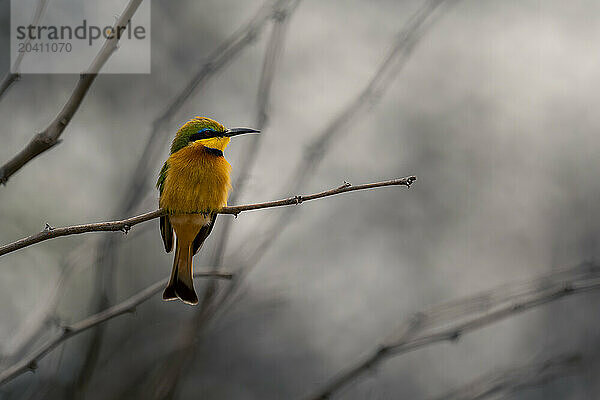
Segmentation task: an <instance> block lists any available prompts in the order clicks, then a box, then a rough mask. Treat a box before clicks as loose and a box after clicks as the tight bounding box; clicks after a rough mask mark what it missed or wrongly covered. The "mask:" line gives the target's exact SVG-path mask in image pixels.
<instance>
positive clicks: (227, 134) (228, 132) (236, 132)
mask: <svg viewBox="0 0 600 400" xmlns="http://www.w3.org/2000/svg"><path fill="white" fill-rule="evenodd" d="M245 133H260V131H257V130H256V129H251V128H231V129H227V130H226V131H225V132H223V136H225V137H232V136H237V135H243V134H245Z"/></svg>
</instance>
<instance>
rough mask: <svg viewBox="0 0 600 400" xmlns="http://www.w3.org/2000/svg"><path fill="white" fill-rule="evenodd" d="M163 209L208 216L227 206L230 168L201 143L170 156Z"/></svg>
mask: <svg viewBox="0 0 600 400" xmlns="http://www.w3.org/2000/svg"><path fill="white" fill-rule="evenodd" d="M167 163H168V166H169V169H168V171H167V177H166V179H165V183H164V188H163V192H162V195H161V196H160V201H159V204H160V207H161V208H164V209H166V210H168V211H169V212H170V213H172V214H173V213H200V212H202V213H209V212H215V211H218V210H220V209H221V208H222V207H225V206H226V205H227V195H228V194H229V189H230V188H231V183H230V178H229V174H230V172H231V165H229V163H228V162H227V160H225V157H222V156H220V157H219V156H216V155H214V154H210V153H209V152H207V151H206V150H205V148H204V146H202V145H201V144H199V143H195V144H193V145H191V146H187V147H184V148H183V149H181V150H179V151H177V152H175V153H173V154H171V156H170V157H169V159H168V160H167Z"/></svg>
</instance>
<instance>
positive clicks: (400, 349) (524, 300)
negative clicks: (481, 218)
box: [308, 264, 600, 399]
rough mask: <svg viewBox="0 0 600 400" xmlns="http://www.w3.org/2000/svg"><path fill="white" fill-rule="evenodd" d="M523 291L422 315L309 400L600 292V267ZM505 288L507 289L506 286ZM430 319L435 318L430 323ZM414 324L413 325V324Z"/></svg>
mask: <svg viewBox="0 0 600 400" xmlns="http://www.w3.org/2000/svg"><path fill="white" fill-rule="evenodd" d="M557 278H558V279H557ZM514 286H515V287H522V288H523V290H522V291H521V292H520V293H518V294H517V293H511V294H509V295H507V296H505V297H502V295H498V290H493V291H491V292H488V293H482V294H479V295H477V296H473V297H469V298H466V299H463V300H460V301H459V302H454V303H450V305H447V304H444V305H441V306H438V307H436V308H434V309H432V310H431V311H429V312H427V311H426V312H423V313H420V314H417V315H420V320H421V321H425V322H426V323H422V324H420V325H421V326H420V328H419V329H417V330H416V332H413V334H411V335H409V336H408V337H406V335H402V336H401V337H400V338H399V339H391V340H387V341H384V342H383V343H382V344H381V345H379V346H378V347H377V348H376V349H375V350H374V351H373V352H372V353H371V354H370V355H369V356H367V357H366V358H364V359H363V360H361V361H359V362H358V363H356V364H354V365H352V366H351V367H348V368H346V369H345V370H344V371H342V372H341V373H340V374H339V375H338V376H337V377H335V378H334V379H332V380H331V381H330V382H329V383H328V384H326V385H325V386H324V387H323V388H321V389H319V390H318V391H317V392H316V393H315V394H314V395H312V396H309V397H308V399H329V398H331V397H332V396H333V395H334V394H336V393H337V392H339V391H340V390H341V389H343V388H344V387H346V386H347V385H348V384H350V383H351V382H353V381H354V380H356V379H357V378H358V377H360V376H362V375H363V374H364V373H365V372H367V371H369V370H372V369H373V368H375V367H376V366H377V365H378V364H380V363H381V362H383V361H385V360H387V359H388V358H390V357H394V356H398V355H401V354H405V353H408V352H410V351H413V350H416V349H419V348H422V347H426V346H429V345H432V344H435V343H439V342H444V341H449V342H456V341H457V340H458V339H459V338H460V337H461V336H462V335H463V334H466V333H469V332H471V331H474V330H477V329H479V328H483V327H485V326H488V325H490V324H492V323H495V322H498V321H500V320H503V319H505V318H508V317H511V316H514V315H516V314H520V313H522V312H524V311H526V310H529V309H531V308H534V307H537V306H541V305H543V304H547V303H549V302H552V301H555V300H559V299H562V298H563V297H566V296H571V295H574V294H580V293H586V292H589V291H594V290H598V289H600V267H599V266H597V265H595V264H588V265H584V266H583V268H582V267H581V266H578V267H576V268H573V269H570V270H566V271H563V272H561V274H549V275H545V276H542V277H541V278H539V279H537V280H536V281H534V282H533V284H532V282H531V281H527V282H525V283H521V284H517V285H514ZM503 287H504V286H503ZM482 298H489V299H492V300H490V301H489V302H487V304H485V305H484V306H483V307H481V308H480V309H479V308H474V307H471V306H472V304H474V303H479V301H480V299H482ZM457 306H458V307H457ZM454 309H462V312H458V313H456V314H455V315H453V318H452V319H449V318H440V315H442V314H441V313H440V310H454ZM429 315H432V316H433V318H432V319H431V320H429V318H428V317H429ZM413 323H414V322H412V321H411V324H413Z"/></svg>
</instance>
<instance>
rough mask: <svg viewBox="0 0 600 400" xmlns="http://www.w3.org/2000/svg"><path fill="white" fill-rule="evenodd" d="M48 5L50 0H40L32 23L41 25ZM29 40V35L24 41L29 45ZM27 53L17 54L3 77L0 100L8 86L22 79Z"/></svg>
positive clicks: (0, 85) (0, 84)
mask: <svg viewBox="0 0 600 400" xmlns="http://www.w3.org/2000/svg"><path fill="white" fill-rule="evenodd" d="M47 5H48V0H39V2H38V4H37V7H36V8H35V11H34V13H33V18H32V19H31V23H30V25H32V26H37V25H39V22H40V19H41V18H42V15H43V14H44V11H46V6H47ZM29 42H31V39H30V38H29V37H27V40H25V42H24V43H25V45H27V43H29ZM25 54H26V53H25V52H19V54H17V58H16V60H15V62H14V64H13V65H12V68H11V70H10V71H8V72H7V73H6V75H4V78H2V83H0V100H2V97H4V94H5V93H6V91H7V90H8V88H9V87H10V86H11V85H12V84H13V83H15V82H16V81H18V80H19V79H20V77H21V75H20V74H19V70H20V69H21V63H22V62H23V57H25Z"/></svg>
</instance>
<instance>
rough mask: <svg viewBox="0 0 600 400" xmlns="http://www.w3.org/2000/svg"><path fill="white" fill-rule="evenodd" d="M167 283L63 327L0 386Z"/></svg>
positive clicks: (0, 375)
mask: <svg viewBox="0 0 600 400" xmlns="http://www.w3.org/2000/svg"><path fill="white" fill-rule="evenodd" d="M194 277H198V278H213V279H226V280H230V279H232V277H233V275H232V274H230V273H225V272H197V273H195V274H194ZM167 281H168V278H164V279H162V280H160V281H158V282H156V283H154V284H152V285H150V286H148V287H147V288H146V289H143V290H142V291H140V292H138V293H136V294H135V295H133V296H131V297H129V298H128V299H126V300H124V301H122V302H121V303H119V304H116V305H114V306H112V307H110V308H108V309H106V310H104V311H101V312H99V313H97V314H94V315H91V316H89V317H87V318H85V319H83V320H81V321H79V322H76V323H74V324H70V325H65V326H63V327H62V329H61V332H60V333H59V334H58V335H56V336H55V337H54V338H51V339H49V340H48V341H46V342H45V343H44V344H42V345H41V346H40V347H39V348H38V349H37V350H35V351H34V352H33V353H31V354H29V355H28V356H27V357H25V358H24V359H22V360H20V361H18V362H17V363H15V364H14V365H12V366H10V367H8V368H7V369H5V370H4V371H2V372H0V385H3V384H5V383H7V382H9V381H10V380H12V379H14V378H16V377H17V376H19V375H21V374H22V373H24V372H27V371H28V370H31V371H33V370H35V369H36V368H37V364H38V362H39V361H40V360H41V359H42V358H44V356H46V354H48V353H49V352H50V351H52V350H53V349H55V348H56V347H57V346H58V345H59V344H61V343H62V342H64V341H65V340H68V339H70V338H72V337H73V336H75V335H78V334H80V333H82V332H84V331H86V330H88V329H90V328H93V327H95V326H97V325H99V324H101V323H103V322H106V321H108V320H110V319H112V318H115V317H117V316H119V315H123V314H126V313H132V312H135V308H136V307H137V306H138V305H140V304H141V303H143V302H145V301H146V300H149V299H150V298H151V297H152V296H154V295H155V294H157V293H158V292H160V291H161V289H162V288H163V287H164V286H165V285H166V284H167Z"/></svg>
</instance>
